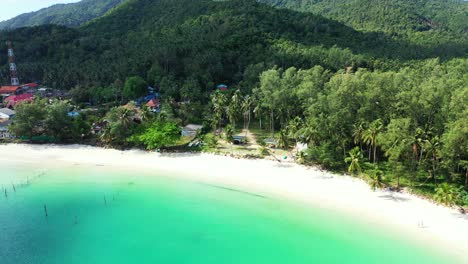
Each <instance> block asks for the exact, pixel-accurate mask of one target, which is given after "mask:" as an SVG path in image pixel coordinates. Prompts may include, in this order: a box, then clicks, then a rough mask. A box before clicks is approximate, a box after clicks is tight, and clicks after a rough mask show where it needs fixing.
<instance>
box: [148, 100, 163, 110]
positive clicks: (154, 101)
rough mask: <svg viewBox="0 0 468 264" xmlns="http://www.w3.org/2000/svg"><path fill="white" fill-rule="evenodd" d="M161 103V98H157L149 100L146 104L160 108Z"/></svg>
mask: <svg viewBox="0 0 468 264" xmlns="http://www.w3.org/2000/svg"><path fill="white" fill-rule="evenodd" d="M160 105H161V103H160V102H159V100H158V99H155V98H153V99H151V100H149V102H148V103H147V104H146V106H147V107H150V108H159V106H160Z"/></svg>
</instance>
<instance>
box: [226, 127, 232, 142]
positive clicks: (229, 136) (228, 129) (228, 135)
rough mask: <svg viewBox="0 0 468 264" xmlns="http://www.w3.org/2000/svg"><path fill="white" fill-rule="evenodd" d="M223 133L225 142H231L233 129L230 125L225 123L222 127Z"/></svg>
mask: <svg viewBox="0 0 468 264" xmlns="http://www.w3.org/2000/svg"><path fill="white" fill-rule="evenodd" d="M224 135H225V136H226V140H227V142H230V143H232V142H233V141H234V138H233V136H234V129H233V128H232V126H231V125H227V126H226V127H225V128H224Z"/></svg>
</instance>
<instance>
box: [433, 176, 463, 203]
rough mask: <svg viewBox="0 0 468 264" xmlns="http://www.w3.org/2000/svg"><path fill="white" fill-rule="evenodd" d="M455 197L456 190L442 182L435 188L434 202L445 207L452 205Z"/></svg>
mask: <svg viewBox="0 0 468 264" xmlns="http://www.w3.org/2000/svg"><path fill="white" fill-rule="evenodd" d="M457 195H458V192H457V190H456V189H455V188H454V187H453V186H451V185H449V184H448V183H446V182H444V183H442V184H439V186H437V188H435V194H434V200H436V201H437V202H439V203H443V204H445V205H452V204H454V203H455V200H456V198H457Z"/></svg>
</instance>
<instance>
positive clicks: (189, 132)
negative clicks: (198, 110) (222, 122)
mask: <svg viewBox="0 0 468 264" xmlns="http://www.w3.org/2000/svg"><path fill="white" fill-rule="evenodd" d="M202 128H203V126H202V125H195V124H188V125H186V126H184V127H183V128H182V136H183V137H194V136H196V135H197V133H198V131H199V130H201V129H202Z"/></svg>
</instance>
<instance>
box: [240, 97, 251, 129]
mask: <svg viewBox="0 0 468 264" xmlns="http://www.w3.org/2000/svg"><path fill="white" fill-rule="evenodd" d="M252 106H253V99H252V97H250V96H249V95H246V96H245V97H244V100H243V101H242V112H243V114H244V129H245V136H247V130H249V127H250V118H251V113H252Z"/></svg>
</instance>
